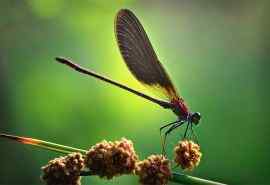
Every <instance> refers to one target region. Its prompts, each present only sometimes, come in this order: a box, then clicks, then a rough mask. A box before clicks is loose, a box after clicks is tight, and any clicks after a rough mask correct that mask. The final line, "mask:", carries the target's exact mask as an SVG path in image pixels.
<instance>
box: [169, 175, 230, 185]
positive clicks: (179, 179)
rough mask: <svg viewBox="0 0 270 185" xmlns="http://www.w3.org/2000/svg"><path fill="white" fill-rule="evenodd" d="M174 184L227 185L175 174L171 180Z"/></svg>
mask: <svg viewBox="0 0 270 185" xmlns="http://www.w3.org/2000/svg"><path fill="white" fill-rule="evenodd" d="M170 181H172V182H176V183H181V184H198V185H225V184H223V183H220V182H215V181H210V180H206V179H201V178H198V177H193V176H189V175H185V174H180V173H173V176H172V178H171V179H170Z"/></svg>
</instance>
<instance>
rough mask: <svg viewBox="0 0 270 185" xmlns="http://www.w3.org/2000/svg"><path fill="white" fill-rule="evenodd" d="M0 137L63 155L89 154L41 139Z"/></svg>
mask: <svg viewBox="0 0 270 185" xmlns="http://www.w3.org/2000/svg"><path fill="white" fill-rule="evenodd" d="M0 137H3V138H6V139H10V140H13V141H16V142H19V143H22V144H27V145H33V146H36V147H39V148H43V149H46V150H51V151H55V152H59V153H63V154H69V153H72V152H80V153H82V154H85V153H86V152H87V151H86V150H82V149H79V148H73V147H70V146H65V145H60V144H56V143H52V142H48V141H42V140H39V139H33V138H29V137H20V136H15V135H9V134H0Z"/></svg>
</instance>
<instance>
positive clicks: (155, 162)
mask: <svg viewBox="0 0 270 185" xmlns="http://www.w3.org/2000/svg"><path fill="white" fill-rule="evenodd" d="M136 174H137V175H138V176H139V179H140V183H141V184H143V185H165V184H167V183H168V180H169V178H170V177H171V171H170V164H169V160H168V159H166V158H165V157H164V156H163V155H151V156H149V157H148V158H147V159H145V160H143V161H140V162H138V163H137V166H136Z"/></svg>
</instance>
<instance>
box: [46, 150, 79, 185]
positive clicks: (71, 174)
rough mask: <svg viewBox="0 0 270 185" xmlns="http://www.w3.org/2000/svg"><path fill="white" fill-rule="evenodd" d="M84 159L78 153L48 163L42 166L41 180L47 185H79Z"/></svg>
mask: <svg viewBox="0 0 270 185" xmlns="http://www.w3.org/2000/svg"><path fill="white" fill-rule="evenodd" d="M83 167H84V159H83V157H82V155H81V154H80V153H72V154H69V155H67V156H65V157H59V158H56V159H54V160H51V161H49V163H48V164H47V165H46V166H43V167H42V168H41V169H42V170H43V175H42V176H41V179H42V180H43V181H44V182H45V183H46V184H47V185H79V184H80V171H81V170H82V169H83Z"/></svg>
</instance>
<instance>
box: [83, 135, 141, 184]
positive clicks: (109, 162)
mask: <svg viewBox="0 0 270 185" xmlns="http://www.w3.org/2000/svg"><path fill="white" fill-rule="evenodd" d="M137 159H138V157H137V155H136V153H135V150H134V148H133V143H132V142H131V141H130V140H127V139H125V138H122V139H121V140H120V141H115V142H108V141H106V140H104V141H102V142H100V143H97V144H96V145H95V146H93V147H92V148H91V149H90V150H89V151H88V152H87V154H86V157H85V166H86V167H87V168H89V170H90V171H91V173H92V174H94V175H98V176H100V177H105V178H107V179H111V178H113V177H114V176H118V175H123V174H130V173H133V172H134V170H135V166H136V161H137Z"/></svg>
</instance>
